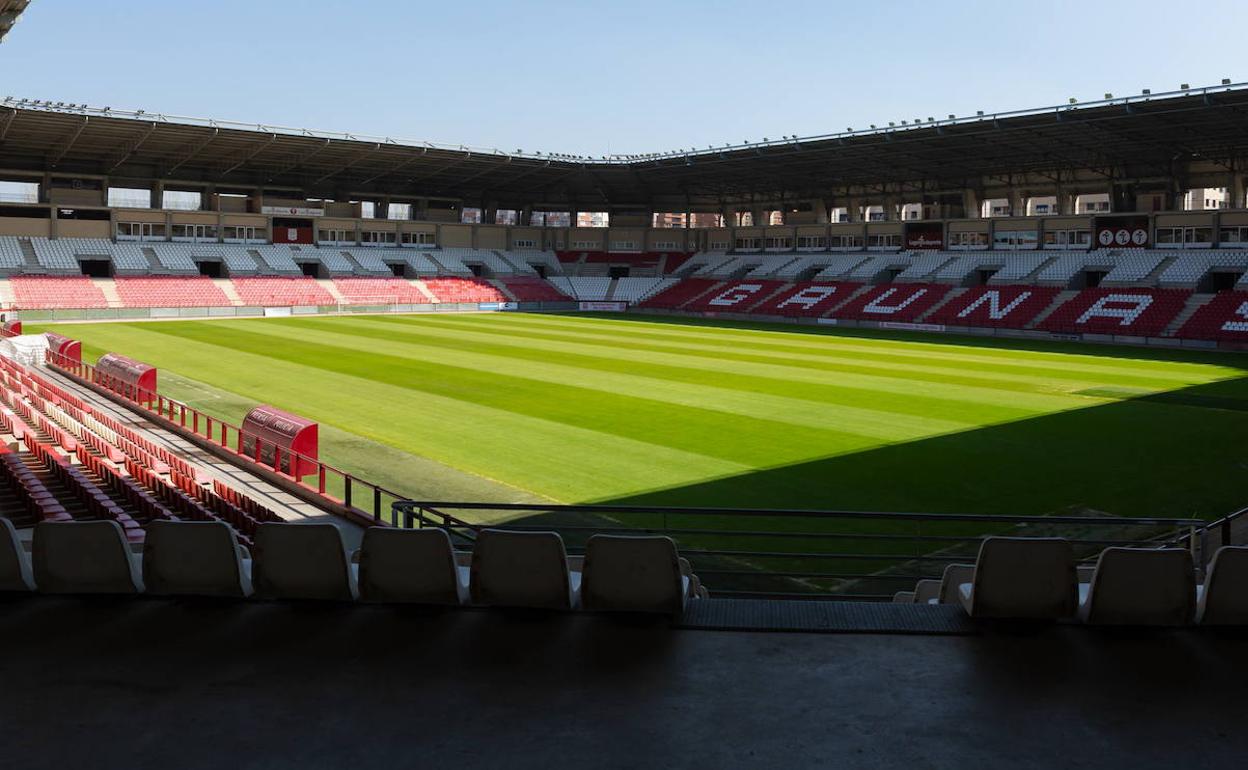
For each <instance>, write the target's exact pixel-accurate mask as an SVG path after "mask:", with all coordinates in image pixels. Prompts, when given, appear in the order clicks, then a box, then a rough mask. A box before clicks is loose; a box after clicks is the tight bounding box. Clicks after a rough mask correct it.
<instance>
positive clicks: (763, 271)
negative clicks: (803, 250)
mask: <svg viewBox="0 0 1248 770" xmlns="http://www.w3.org/2000/svg"><path fill="white" fill-rule="evenodd" d="M801 259H802V258H801V257H800V256H798V255H797V254H793V253H787V254H775V255H765V256H762V257H760V260H761V261H760V262H759V264H758V266H757V267H754V268H752V269H751V270H750V271H749V272H748V273H746V274H745V277H746V278H768V277H771V276H774V275H775V273H776V272H778V271H780V270H783V269H784V268H786V267H788V266H789V265H791V264H793V263H794V262H799V261H801ZM752 261H753V260H752Z"/></svg>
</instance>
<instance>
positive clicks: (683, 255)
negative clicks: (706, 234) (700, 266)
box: [663, 251, 693, 274]
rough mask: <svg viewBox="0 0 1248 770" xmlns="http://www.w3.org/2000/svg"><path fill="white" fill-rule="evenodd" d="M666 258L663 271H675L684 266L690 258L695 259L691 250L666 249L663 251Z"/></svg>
mask: <svg viewBox="0 0 1248 770" xmlns="http://www.w3.org/2000/svg"><path fill="white" fill-rule="evenodd" d="M663 255H664V257H665V259H664V260H663V272H664V273H668V274H670V273H674V272H676V271H677V270H679V269H680V268H682V267H684V266H685V265H686V264H687V263H688V262H689V260H691V259H693V252H691V251H666V252H663Z"/></svg>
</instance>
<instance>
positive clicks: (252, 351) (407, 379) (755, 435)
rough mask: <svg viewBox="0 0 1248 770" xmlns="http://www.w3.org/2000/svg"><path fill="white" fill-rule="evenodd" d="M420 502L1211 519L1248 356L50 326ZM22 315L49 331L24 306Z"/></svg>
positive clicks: (896, 342) (1240, 414)
mask: <svg viewBox="0 0 1248 770" xmlns="http://www.w3.org/2000/svg"><path fill="white" fill-rule="evenodd" d="M42 328H44V329H50V328H55V330H56V331H57V332H59V333H61V334H66V335H69V336H72V337H75V338H78V339H81V340H83V342H84V353H85V357H86V358H87V359H88V360H91V361H94V359H95V357H96V356H97V355H98V354H99V353H102V352H105V351H116V352H119V353H123V354H126V355H129V356H132V357H135V358H138V359H141V360H144V361H148V362H150V363H153V364H156V365H158V366H159V367H160V368H161V374H160V376H161V386H162V390H163V391H164V392H166V393H167V394H169V395H171V396H174V397H176V398H181V399H183V400H185V401H188V402H189V403H191V404H192V405H193V406H196V407H199V408H201V409H204V410H205V411H207V412H209V413H212V414H215V415H218V416H221V417H225V418H229V419H232V420H237V419H238V418H239V417H241V415H242V414H243V412H244V411H245V410H246V409H247V408H249V407H250V406H252V405H254V404H255V403H258V402H268V403H272V404H274V405H276V406H278V407H281V408H283V409H287V410H289V411H293V412H296V413H299V414H302V415H305V416H307V417H309V418H312V419H315V420H318V421H320V423H321V424H322V431H323V433H322V455H323V456H324V457H325V458H326V459H328V460H329V461H330V462H332V463H334V464H336V465H339V466H340V467H343V468H345V469H347V470H350V471H354V472H356V473H358V474H359V475H360V476H362V477H364V478H368V479H372V480H378V481H380V482H382V483H384V484H386V485H387V486H391V487H392V488H395V489H397V490H398V491H401V492H404V493H407V494H410V495H412V496H418V497H422V498H424V499H433V498H442V499H446V498H452V499H461V500H462V499H488V500H493V501H499V500H510V501H526V500H554V501H560V502H588V501H626V502H639V503H641V502H644V503H648V504H670V505H726V506H767V507H809V508H814V507H829V508H851V509H868V510H897V511H946V512H976V513H978V512H985V513H1006V512H1009V513H1026V514H1042V513H1047V512H1053V511H1058V510H1071V509H1084V510H1095V511H1104V512H1108V513H1112V514H1117V515H1168V516H1170V515H1173V516H1180V515H1183V516H1186V515H1193V514H1195V515H1199V516H1203V517H1206V518H1212V517H1215V516H1219V515H1221V514H1224V513H1226V512H1228V511H1230V510H1232V509H1235V508H1238V507H1241V506H1243V505H1245V504H1248V483H1246V482H1248V379H1246V373H1248V357H1244V356H1232V355H1218V354H1213V353H1209V354H1195V353H1186V352H1174V351H1154V350H1136V349H1122V348H1098V347H1092V346H1075V345H1059V344H1040V343H1007V342H1003V341H988V340H971V339H960V338H946V337H926V338H920V337H902V336H898V335H887V334H880V335H868V334H865V333H858V334H853V333H846V332H833V331H825V330H814V329H798V328H796V327H783V326H765V325H750V324H735V325H734V324H716V323H711V322H689V321H683V320H674V319H653V318H637V317H628V318H623V317H578V316H540V315H528V314H483V315H476V314H473V315H438V316H360V317H320V318H306V319H266V320H237V321H211V322H153V323H124V324H122V323H100V324H79V325H64V324H59V325H56V326H55V327H52V326H44V327H42ZM29 330H30V331H37V330H38V328H36V325H34V324H32V325H30V328H29Z"/></svg>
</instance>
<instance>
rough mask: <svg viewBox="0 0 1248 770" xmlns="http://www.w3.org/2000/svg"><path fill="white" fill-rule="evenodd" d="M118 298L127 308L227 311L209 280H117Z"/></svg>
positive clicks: (225, 299) (222, 296)
mask: <svg viewBox="0 0 1248 770" xmlns="http://www.w3.org/2000/svg"><path fill="white" fill-rule="evenodd" d="M115 282H116V285H117V295H118V296H119V297H121V301H122V304H124V305H125V306H126V307H228V306H229V305H230V300H229V298H228V297H226V296H225V294H224V292H222V291H221V290H220V289H219V288H217V286H216V284H214V283H213V282H212V279H211V278H204V277H199V276H196V277H193V278H182V277H174V276H156V277H151V278H139V277H129V278H123V277H120V276H119V277H118V278H117V279H116V281H115Z"/></svg>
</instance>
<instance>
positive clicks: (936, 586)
mask: <svg viewBox="0 0 1248 770" xmlns="http://www.w3.org/2000/svg"><path fill="white" fill-rule="evenodd" d="M939 601H940V581H939V580H920V581H919V582H917V583H915V584H914V603H915V604H936V603H937V602H939Z"/></svg>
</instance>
